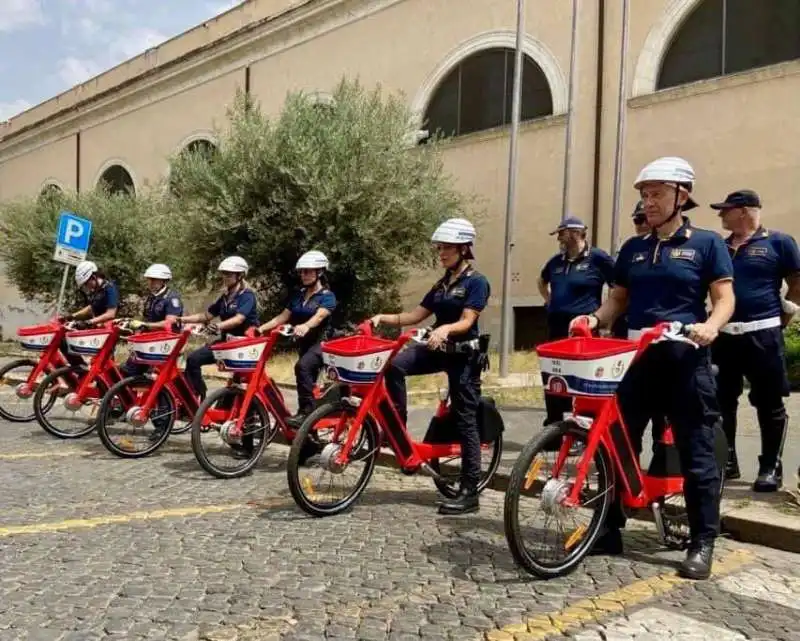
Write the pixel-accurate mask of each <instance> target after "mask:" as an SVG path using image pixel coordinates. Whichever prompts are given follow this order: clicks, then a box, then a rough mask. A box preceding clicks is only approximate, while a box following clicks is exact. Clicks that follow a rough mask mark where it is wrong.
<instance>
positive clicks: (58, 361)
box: [0, 320, 77, 423]
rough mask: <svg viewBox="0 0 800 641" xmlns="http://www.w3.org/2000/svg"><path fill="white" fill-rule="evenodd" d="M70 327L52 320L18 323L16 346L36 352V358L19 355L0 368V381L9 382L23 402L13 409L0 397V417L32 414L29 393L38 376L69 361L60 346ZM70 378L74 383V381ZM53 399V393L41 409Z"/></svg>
mask: <svg viewBox="0 0 800 641" xmlns="http://www.w3.org/2000/svg"><path fill="white" fill-rule="evenodd" d="M70 329H71V325H70V324H64V323H59V322H57V321H55V320H54V321H50V322H47V323H44V324H42V325H31V326H28V327H21V328H19V329H18V330H17V336H18V337H19V344H20V347H22V349H24V350H26V351H29V352H33V353H36V354H38V355H39V356H38V357H37V358H36V359H32V358H20V359H17V360H14V361H11V362H10V363H7V364H5V365H4V366H3V367H2V368H0V381H2V384H3V386H4V387H5V386H13V389H14V391H13V394H14V397H15V398H16V400H17V401H23V402H24V403H22V404H21V407H19V408H16V410H15V409H12V408H11V407H10V405H9V404H7V403H6V402H5V400H1V401H0V417H2V418H3V419H5V420H6V421H10V422H12V423H28V422H30V421H32V420H34V419H35V418H36V413H35V412H34V409H33V396H34V393H35V392H36V390H37V389H38V387H39V385H40V384H41V382H42V379H43V378H44V377H45V376H47V374H49V373H50V372H52V371H53V370H55V369H58V368H61V367H64V366H65V365H68V364H69V362H68V361H67V358H66V356H65V354H64V352H62V351H61V348H62V346H63V341H64V337H65V336H66V334H67V332H68V331H69V330H70ZM73 382H74V383H76V384H77V382H76V381H73ZM4 396H5V395H4ZM27 401H30V403H28V402H27ZM55 402H56V395H55V393H53V394H51V395H50V396H49V398H48V399H47V401H46V402H45V403H43V404H42V410H43V411H46V412H47V411H50V410H51V409H52V407H53V405H55Z"/></svg>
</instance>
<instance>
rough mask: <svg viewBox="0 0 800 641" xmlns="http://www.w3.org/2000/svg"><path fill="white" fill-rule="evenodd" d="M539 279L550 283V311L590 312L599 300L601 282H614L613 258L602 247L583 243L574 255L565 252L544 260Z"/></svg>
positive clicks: (598, 303)
mask: <svg viewBox="0 0 800 641" xmlns="http://www.w3.org/2000/svg"><path fill="white" fill-rule="evenodd" d="M541 277H542V280H543V281H544V282H545V283H548V284H549V285H550V303H549V304H548V306H547V311H548V313H550V314H572V315H575V316H578V315H580V314H590V313H591V312H593V311H595V310H597V308H598V307H600V304H601V303H602V302H603V285H604V284H606V283H607V284H608V285H613V283H614V261H613V260H612V258H611V256H609V255H608V254H607V253H606V252H604V251H603V250H602V249H598V248H596V247H589V246H588V245H587V247H586V248H585V249H584V250H583V251H582V252H581V253H580V254H578V255H577V256H576V257H575V258H572V259H571V258H568V257H567V255H566V254H565V253H563V252H562V253H559V254H556V255H555V256H553V257H552V258H551V259H550V260H548V261H547V263H545V266H544V267H543V268H542V273H541Z"/></svg>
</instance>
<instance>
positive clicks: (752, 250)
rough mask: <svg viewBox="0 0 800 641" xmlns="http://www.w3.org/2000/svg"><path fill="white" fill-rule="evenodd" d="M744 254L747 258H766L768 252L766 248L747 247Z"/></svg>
mask: <svg viewBox="0 0 800 641" xmlns="http://www.w3.org/2000/svg"><path fill="white" fill-rule="evenodd" d="M745 253H746V254H747V255H748V256H766V255H767V254H768V253H769V252H768V250H767V248H766V247H748V248H747V251H746V252H745Z"/></svg>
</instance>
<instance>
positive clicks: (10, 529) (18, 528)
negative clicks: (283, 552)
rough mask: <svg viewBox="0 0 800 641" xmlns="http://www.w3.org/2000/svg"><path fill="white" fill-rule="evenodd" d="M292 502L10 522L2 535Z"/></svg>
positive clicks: (282, 500) (281, 500) (1, 530)
mask: <svg viewBox="0 0 800 641" xmlns="http://www.w3.org/2000/svg"><path fill="white" fill-rule="evenodd" d="M282 505H289V501H288V500H287V499H286V498H274V499H267V500H265V501H250V502H248V503H230V504H228V505H197V506H190V507H174V508H167V509H163V510H138V511H136V512H128V513H127V514H106V515H103V516H95V517H91V518H87V519H65V520H63V521H53V522H49V523H31V524H29V525H8V526H5V527H0V537H5V536H16V535H19V534H44V533H47V532H61V531H64V530H79V529H92V528H96V527H100V526H101V525H115V524H119V523H130V522H131V521H153V520H159V519H168V518H174V517H181V516H203V515H205V514H219V513H222V512H232V511H234V510H243V509H246V508H251V509H252V508H271V507H280V506H282Z"/></svg>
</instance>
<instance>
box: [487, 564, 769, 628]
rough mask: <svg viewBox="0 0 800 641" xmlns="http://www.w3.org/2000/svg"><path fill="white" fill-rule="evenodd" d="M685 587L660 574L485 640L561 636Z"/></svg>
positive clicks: (717, 572)
mask: <svg viewBox="0 0 800 641" xmlns="http://www.w3.org/2000/svg"><path fill="white" fill-rule="evenodd" d="M753 558H754V555H753V554H752V553H751V552H749V551H747V550H735V551H733V552H731V553H730V554H727V555H725V556H724V557H723V558H721V559H720V560H719V561H717V562H715V563H714V570H713V574H712V576H721V575H723V574H729V573H730V572H733V571H734V570H737V569H738V568H740V567H741V566H742V565H744V564H745V563H747V562H748V561H750V560H752V559H753ZM687 583H693V581H692V580H691V579H684V578H682V577H679V576H677V575H676V574H672V573H665V574H659V575H658V576H654V577H652V578H649V579H643V580H641V581H636V582H635V583H631V584H630V585H626V586H625V587H623V588H620V589H619V590H614V591H613V592H607V593H606V594H601V595H599V596H596V597H590V598H588V599H583V600H581V601H578V602H577V603H574V604H573V605H571V606H569V607H567V608H564V609H563V610H560V611H559V612H555V613H552V614H542V615H539V616H536V617H533V618H532V619H528V620H527V621H526V622H525V623H514V624H511V625H507V626H505V627H504V628H502V629H499V630H490V631H489V632H487V633H486V639H487V641H541V640H542V639H546V638H547V637H549V636H551V635H560V634H564V633H565V632H569V631H570V630H573V629H575V628H578V627H581V626H582V625H584V624H586V623H594V622H595V621H599V620H601V619H603V618H605V617H607V616H608V615H609V614H610V613H613V612H620V611H622V610H624V609H625V608H629V607H631V606H634V605H637V604H639V603H643V602H644V601H647V600H649V599H651V598H653V597H655V596H659V595H661V594H665V593H666V592H669V591H670V590H672V589H673V588H675V587H676V586H680V585H685V584H687Z"/></svg>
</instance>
